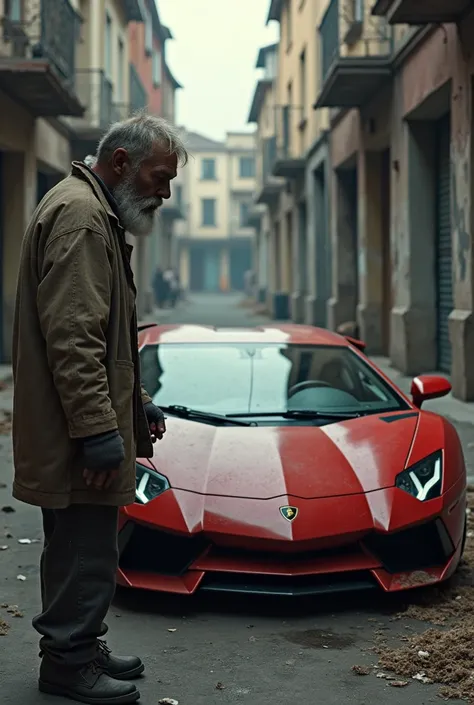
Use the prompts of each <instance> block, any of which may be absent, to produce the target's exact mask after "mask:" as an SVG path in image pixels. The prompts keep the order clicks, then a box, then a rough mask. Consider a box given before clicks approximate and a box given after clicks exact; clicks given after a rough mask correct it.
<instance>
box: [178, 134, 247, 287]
mask: <svg viewBox="0 0 474 705" xmlns="http://www.w3.org/2000/svg"><path fill="white" fill-rule="evenodd" d="M183 137H184V140H185V142H186V144H187V147H188V149H189V151H190V153H191V154H192V155H193V156H192V159H191V160H190V162H189V164H188V165H187V167H186V168H185V169H183V170H182V177H181V178H182V183H181V190H180V191H179V194H180V198H181V201H182V203H183V209H184V211H185V218H184V219H183V220H181V221H180V222H179V223H178V224H177V228H176V233H177V257H178V262H179V271H180V279H181V283H182V286H183V287H184V288H185V289H189V290H191V291H209V292H212V291H215V292H217V291H222V292H224V291H230V290H233V291H242V290H243V289H244V277H245V272H246V271H248V270H250V269H251V267H252V249H253V238H254V229H253V227H252V226H251V225H249V214H250V207H251V205H252V199H253V194H254V191H255V136H254V134H252V133H245V132H243V133H238V132H231V133H228V134H227V136H226V139H225V141H222V142H219V141H216V140H211V139H209V138H208V137H205V136H203V135H200V134H198V133H195V132H189V131H186V130H183ZM178 186H179V184H178Z"/></svg>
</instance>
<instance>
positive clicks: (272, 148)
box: [255, 136, 284, 205]
mask: <svg viewBox="0 0 474 705" xmlns="http://www.w3.org/2000/svg"><path fill="white" fill-rule="evenodd" d="M259 152H260V159H259V160H258V165H259V166H258V174H257V195H256V198H255V202H256V203H257V204H267V205H271V204H272V203H275V201H276V199H277V198H278V195H279V194H280V191H281V190H282V188H283V186H284V182H283V181H282V179H278V178H275V176H274V175H273V167H274V165H275V161H276V158H277V154H278V149H277V138H276V136H273V137H267V138H263V139H261V141H260V145H259Z"/></svg>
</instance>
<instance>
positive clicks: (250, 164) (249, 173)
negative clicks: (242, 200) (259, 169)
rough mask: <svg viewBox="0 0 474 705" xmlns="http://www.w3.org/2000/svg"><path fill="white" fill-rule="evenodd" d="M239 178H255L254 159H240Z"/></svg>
mask: <svg viewBox="0 0 474 705" xmlns="http://www.w3.org/2000/svg"><path fill="white" fill-rule="evenodd" d="M239 177H240V178H241V179H253V178H254V177H255V159H254V158H253V157H240V161H239Z"/></svg>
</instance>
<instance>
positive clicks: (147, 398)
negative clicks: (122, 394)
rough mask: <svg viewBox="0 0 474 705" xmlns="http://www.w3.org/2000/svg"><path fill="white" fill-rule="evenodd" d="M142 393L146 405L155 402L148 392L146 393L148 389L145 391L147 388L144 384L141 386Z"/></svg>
mask: <svg viewBox="0 0 474 705" xmlns="http://www.w3.org/2000/svg"><path fill="white" fill-rule="evenodd" d="M141 393H142V402H143V403H144V404H148V402H150V401H153V399H152V398H151V396H150V395H149V394H148V392H147V391H146V389H145V387H144V386H143V384H142V386H141Z"/></svg>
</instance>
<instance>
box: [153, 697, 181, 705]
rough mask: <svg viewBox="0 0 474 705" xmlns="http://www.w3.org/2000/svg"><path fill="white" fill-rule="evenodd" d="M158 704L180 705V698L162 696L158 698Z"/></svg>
mask: <svg viewBox="0 0 474 705" xmlns="http://www.w3.org/2000/svg"><path fill="white" fill-rule="evenodd" d="M158 705H179V702H178V700H173V698H161V700H158Z"/></svg>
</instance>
